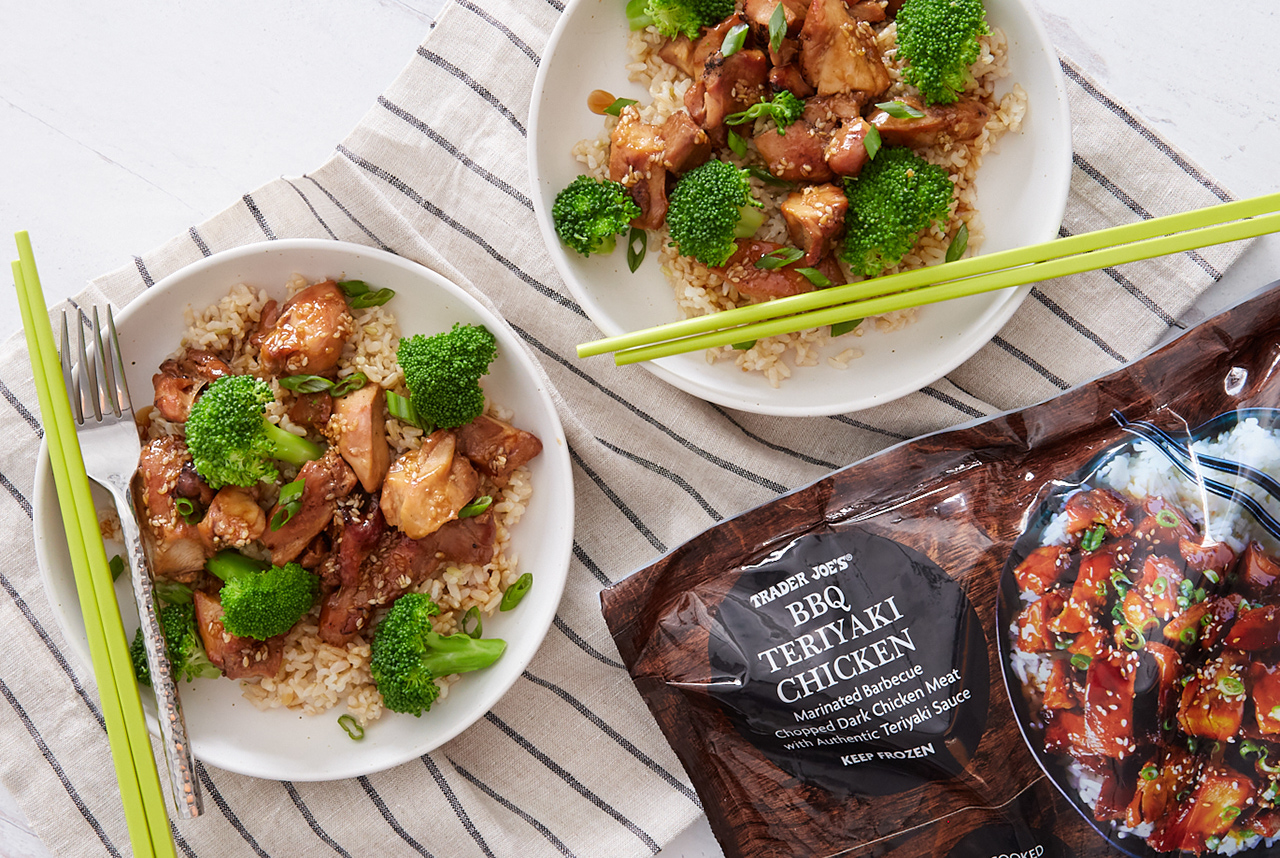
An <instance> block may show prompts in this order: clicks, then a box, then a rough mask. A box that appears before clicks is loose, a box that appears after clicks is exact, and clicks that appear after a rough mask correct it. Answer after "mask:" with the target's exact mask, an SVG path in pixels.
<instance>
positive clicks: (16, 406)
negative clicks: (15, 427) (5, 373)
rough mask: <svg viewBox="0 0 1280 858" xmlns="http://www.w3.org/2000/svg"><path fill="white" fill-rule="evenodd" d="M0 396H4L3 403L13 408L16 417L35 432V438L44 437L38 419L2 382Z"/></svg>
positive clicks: (42, 428)
mask: <svg viewBox="0 0 1280 858" xmlns="http://www.w3.org/2000/svg"><path fill="white" fill-rule="evenodd" d="M0 396H4V399H5V401H6V402H8V403H9V404H10V405H12V406H13V410H14V411H16V412H18V416H19V417H21V418H22V419H23V420H24V421H25V422H26V424H27V425H28V426H30V427H31V428H32V429H34V430H35V433H36V437H37V438H43V437H44V427H43V426H41V425H40V420H39V418H37V417H36V416H35V415H34V414H32V413H31V411H30V409H28V408H27V406H25V405H23V404H22V400H21V399H19V398H18V395H17V394H16V393H14V392H13V391H12V390H10V389H9V385H7V384H5V383H4V382H2V381H0Z"/></svg>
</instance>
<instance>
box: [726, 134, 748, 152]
mask: <svg viewBox="0 0 1280 858" xmlns="http://www.w3.org/2000/svg"><path fill="white" fill-rule="evenodd" d="M729 151H730V152H732V153H733V154H735V155H737V156H738V157H739V158H745V157H747V141H746V140H743V139H742V135H741V134H739V133H738V132H736V131H730V132H729Z"/></svg>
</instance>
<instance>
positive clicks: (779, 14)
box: [769, 3, 787, 54]
mask: <svg viewBox="0 0 1280 858" xmlns="http://www.w3.org/2000/svg"><path fill="white" fill-rule="evenodd" d="M785 35H787V12H786V9H785V8H784V7H783V5H782V3H778V5H777V6H774V7H773V14H772V15H770V16H769V50H771V51H773V52H774V53H775V54H776V53H777V52H778V51H780V50H782V38H783V37H784V36H785Z"/></svg>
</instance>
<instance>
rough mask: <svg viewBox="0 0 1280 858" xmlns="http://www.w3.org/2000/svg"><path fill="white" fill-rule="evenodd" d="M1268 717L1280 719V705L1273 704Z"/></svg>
mask: <svg viewBox="0 0 1280 858" xmlns="http://www.w3.org/2000/svg"><path fill="white" fill-rule="evenodd" d="M1268 717H1270V718H1272V719H1274V720H1277V721H1280V706H1272V707H1271V711H1270V712H1269V713H1268Z"/></svg>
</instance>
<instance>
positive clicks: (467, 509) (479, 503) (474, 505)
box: [458, 495, 493, 518]
mask: <svg viewBox="0 0 1280 858" xmlns="http://www.w3.org/2000/svg"><path fill="white" fill-rule="evenodd" d="M492 505H493V498H491V497H489V496H488V495H482V496H481V497H478V498H476V499H475V500H473V501H472V502H471V503H469V504H467V505H466V506H464V507H463V508H462V509H460V510H458V518H472V517H474V516H477V515H479V514H480V513H482V512H484V511H485V510H486V509H488V508H489V507H490V506H492Z"/></svg>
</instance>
